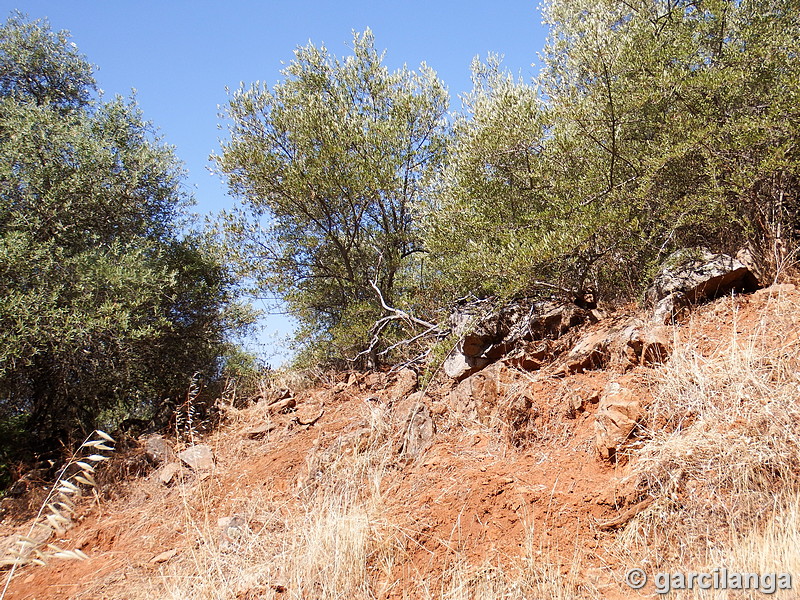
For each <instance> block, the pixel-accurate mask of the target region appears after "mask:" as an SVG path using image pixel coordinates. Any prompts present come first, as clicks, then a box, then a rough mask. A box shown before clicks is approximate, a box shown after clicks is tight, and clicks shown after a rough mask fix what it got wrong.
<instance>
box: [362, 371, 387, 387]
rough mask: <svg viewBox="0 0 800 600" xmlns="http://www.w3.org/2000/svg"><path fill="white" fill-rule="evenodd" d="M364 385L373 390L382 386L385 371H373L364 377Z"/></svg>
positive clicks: (384, 379) (384, 383) (383, 384)
mask: <svg viewBox="0 0 800 600" xmlns="http://www.w3.org/2000/svg"><path fill="white" fill-rule="evenodd" d="M364 385H366V386H367V387H368V388H370V389H373V390H375V389H378V388H382V387H384V386H385V385H386V373H381V372H379V371H373V372H372V373H370V374H369V375H367V376H366V377H365V378H364Z"/></svg>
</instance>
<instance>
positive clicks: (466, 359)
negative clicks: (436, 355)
mask: <svg viewBox="0 0 800 600" xmlns="http://www.w3.org/2000/svg"><path fill="white" fill-rule="evenodd" d="M490 362H491V361H490V360H489V359H486V358H475V357H472V356H468V355H466V354H464V352H463V350H462V349H461V344H459V345H458V346H457V347H456V348H455V349H454V350H453V351H452V352H451V353H450V355H449V356H448V357H447V358H446V359H445V361H444V364H443V365H442V370H443V371H444V372H445V375H447V376H448V377H450V378H451V379H455V380H456V381H461V380H462V379H464V378H465V377H469V376H470V375H472V374H473V373H477V372H478V371H480V370H481V369H483V368H484V367H485V366H486V365H488V364H489V363H490Z"/></svg>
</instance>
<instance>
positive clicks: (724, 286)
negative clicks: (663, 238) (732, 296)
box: [645, 248, 758, 323]
mask: <svg viewBox="0 0 800 600" xmlns="http://www.w3.org/2000/svg"><path fill="white" fill-rule="evenodd" d="M757 288H758V281H757V279H756V277H755V275H753V273H752V272H751V271H750V269H748V268H747V267H746V266H745V265H744V264H742V263H741V262H740V261H739V260H737V259H735V258H732V257H730V256H728V255H727V254H714V253H713V252H711V251H709V250H707V249H705V248H684V249H682V250H678V251H677V252H675V253H673V254H671V255H670V256H669V257H668V258H667V260H666V261H665V262H664V264H663V265H662V266H661V268H660V269H659V271H658V273H657V274H656V277H655V279H654V280H653V283H652V285H651V286H650V287H649V288H648V289H647V292H646V294H645V299H646V300H647V302H648V303H649V304H650V305H651V306H653V307H654V317H653V318H654V320H657V321H659V322H662V323H668V322H669V321H670V320H672V319H674V318H675V317H676V316H677V315H678V314H679V313H680V311H681V310H682V309H684V308H685V307H687V306H689V305H692V304H697V303H700V302H704V301H707V300H713V299H714V298H719V297H720V296H723V295H725V294H729V293H730V292H732V291H737V292H753V291H755V290H756V289H757Z"/></svg>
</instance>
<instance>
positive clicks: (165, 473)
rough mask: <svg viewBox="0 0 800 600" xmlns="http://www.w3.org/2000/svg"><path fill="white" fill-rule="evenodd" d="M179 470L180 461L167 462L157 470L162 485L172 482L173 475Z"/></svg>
mask: <svg viewBox="0 0 800 600" xmlns="http://www.w3.org/2000/svg"><path fill="white" fill-rule="evenodd" d="M180 471H181V464H180V463H177V462H171V463H167V464H166V465H164V467H163V468H162V469H161V471H160V472H159V474H158V480H159V481H160V482H161V483H163V484H164V485H169V484H171V483H172V480H173V479H175V476H176V475H177V474H178V473H180Z"/></svg>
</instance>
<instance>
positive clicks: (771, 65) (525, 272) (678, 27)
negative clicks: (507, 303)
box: [422, 0, 800, 298]
mask: <svg viewBox="0 0 800 600" xmlns="http://www.w3.org/2000/svg"><path fill="white" fill-rule="evenodd" d="M543 14H544V17H545V22H546V24H547V25H548V26H549V28H550V35H549V39H548V43H547V46H546V47H545V49H544V52H543V55H542V58H543V61H544V65H545V67H544V69H543V71H542V73H541V75H540V77H539V78H538V79H537V80H536V81H535V82H533V84H525V83H522V82H514V81H512V80H510V79H509V78H508V77H507V76H503V74H502V69H501V68H500V67H499V65H498V64H497V61H494V63H492V62H491V61H490V62H489V64H488V65H478V66H477V71H476V74H477V75H479V77H478V78H477V80H476V88H475V91H474V92H473V93H472V95H471V96H469V98H468V99H469V102H468V103H467V108H468V112H467V114H466V115H465V116H464V117H462V118H461V120H460V122H459V125H458V126H457V127H456V135H455V137H454V139H453V143H452V146H451V148H450V152H449V157H450V158H449V160H448V166H447V169H446V170H445V173H446V177H445V178H444V179H443V180H442V181H441V185H440V186H439V190H438V193H437V195H436V197H435V201H434V202H433V203H432V205H431V208H430V209H428V210H426V211H425V217H424V219H423V222H422V226H423V228H424V229H425V230H426V232H427V233H426V238H425V239H426V244H427V246H426V247H427V248H428V249H429V250H430V251H431V253H432V255H433V257H434V261H433V262H432V266H433V267H434V269H435V271H436V272H437V273H439V277H438V281H440V283H442V284H448V285H449V286H450V287H451V288H453V291H452V294H451V297H453V296H454V295H458V294H463V293H465V292H467V291H472V292H477V293H482V294H501V295H515V294H542V293H544V294H546V293H550V292H551V291H552V290H553V289H554V286H555V288H563V289H569V290H581V289H585V288H590V289H599V290H601V292H602V294H603V296H604V297H606V298H609V297H614V296H616V297H620V296H622V297H628V298H630V297H633V296H635V295H636V294H637V293H638V292H639V290H641V287H642V285H643V284H645V283H646V280H647V276H648V274H649V273H650V272H651V270H652V268H653V266H654V265H656V264H658V263H659V262H660V261H661V260H663V259H664V257H665V256H666V255H667V254H669V253H670V252H672V251H673V250H675V249H677V248H680V247H685V246H709V247H713V248H714V249H716V250H724V251H729V252H736V251H737V249H740V248H742V247H749V249H750V250H751V251H753V252H754V253H755V254H756V256H757V257H758V259H759V260H760V261H761V262H762V263H763V266H764V267H765V269H766V271H767V272H769V271H770V270H772V271H774V269H775V267H776V265H775V257H776V256H778V255H780V254H781V252H783V251H785V250H786V249H787V248H789V247H792V246H794V245H796V239H797V235H798V226H800V222H799V221H798V213H797V210H798V192H799V191H800V189H799V188H798V178H797V174H798V171H797V169H798V166H799V165H800V161H799V160H798V159H800V156H798V146H797V139H798V132H799V127H800V121H799V120H798V115H799V113H798V108H797V107H798V106H799V105H798V103H797V99H798V93H799V92H800V83H799V82H800V62H799V61H798V50H800V36H798V31H800V5H798V3H797V2H796V1H795V0H778V1H775V2H768V3H764V2H759V1H747V0H742V1H741V2H730V1H728V0H636V1H633V2H630V1H625V2H622V1H619V0H601V1H599V2H597V1H594V0H592V1H589V0H585V1H584V0H548V1H546V2H545V3H544V4H543ZM485 73H490V74H491V77H489V78H488V79H487V78H486V77H485ZM776 248H783V250H781V251H780V252H778V253H777V254H776V251H775V249H776ZM783 256H784V257H785V254H784V255H783ZM487 272H488V273H489V274H490V276H489V277H482V273H487ZM543 283H544V285H542V284H543ZM445 287H447V286H445Z"/></svg>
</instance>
